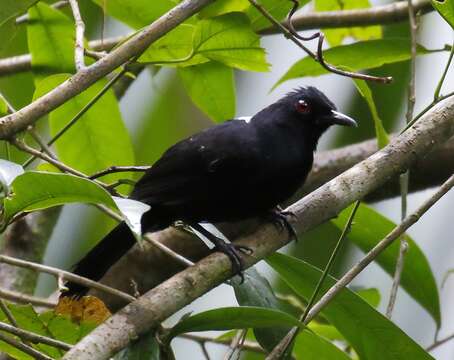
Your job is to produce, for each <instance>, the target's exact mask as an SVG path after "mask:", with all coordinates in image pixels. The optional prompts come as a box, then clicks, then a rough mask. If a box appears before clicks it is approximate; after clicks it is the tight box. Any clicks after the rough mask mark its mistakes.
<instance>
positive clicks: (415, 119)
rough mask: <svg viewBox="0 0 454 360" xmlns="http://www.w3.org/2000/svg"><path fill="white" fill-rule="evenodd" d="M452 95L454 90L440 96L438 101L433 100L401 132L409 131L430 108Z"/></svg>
mask: <svg viewBox="0 0 454 360" xmlns="http://www.w3.org/2000/svg"><path fill="white" fill-rule="evenodd" d="M451 96H454V91H452V92H450V93H448V94H446V95H443V96H440V97H439V98H438V100H437V101H432V102H431V103H430V104H429V105H427V106H426V107H425V108H424V109H423V110H421V112H420V113H419V114H418V115H416V116H415V117H414V118H413V120H412V121H410V122H409V123H408V124H407V125H406V126H405V128H404V129H402V130H401V132H400V134H402V133H403V132H405V131H407V130H408V129H409V128H410V127H411V126H412V125H413V124H414V123H416V122H417V121H418V120H419V119H420V118H421V116H423V115H424V114H425V113H427V112H428V111H429V110H430V109H432V108H433V107H434V106H435V105H437V104H438V103H439V102H441V101H443V100H446V99H448V98H450V97H451Z"/></svg>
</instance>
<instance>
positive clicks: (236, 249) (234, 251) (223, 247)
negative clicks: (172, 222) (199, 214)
mask: <svg viewBox="0 0 454 360" xmlns="http://www.w3.org/2000/svg"><path fill="white" fill-rule="evenodd" d="M191 227H192V228H194V230H197V231H198V232H199V233H201V234H202V235H203V236H205V237H206V238H207V239H208V240H210V241H211V242H212V243H213V244H214V245H215V247H216V249H217V250H218V251H220V252H222V253H224V254H225V255H227V256H228V258H229V259H230V261H231V263H232V272H233V274H234V275H239V276H240V277H241V282H243V281H244V276H243V270H244V262H243V259H242V258H241V255H240V252H242V253H244V254H246V255H251V254H252V252H253V251H252V249H251V248H249V247H247V246H243V245H235V244H233V243H227V242H225V241H224V240H223V239H221V238H219V237H217V236H216V235H214V234H212V233H211V232H209V231H208V230H207V229H205V228H204V227H203V226H202V225H200V224H198V223H195V224H191Z"/></svg>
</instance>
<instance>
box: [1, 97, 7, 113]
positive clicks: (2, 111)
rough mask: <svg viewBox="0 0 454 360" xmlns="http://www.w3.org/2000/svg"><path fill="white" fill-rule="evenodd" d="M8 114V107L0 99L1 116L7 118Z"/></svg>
mask: <svg viewBox="0 0 454 360" xmlns="http://www.w3.org/2000/svg"><path fill="white" fill-rule="evenodd" d="M6 114H8V105H7V104H6V102H5V101H4V100H3V99H2V98H1V97H0V116H5V115H6Z"/></svg>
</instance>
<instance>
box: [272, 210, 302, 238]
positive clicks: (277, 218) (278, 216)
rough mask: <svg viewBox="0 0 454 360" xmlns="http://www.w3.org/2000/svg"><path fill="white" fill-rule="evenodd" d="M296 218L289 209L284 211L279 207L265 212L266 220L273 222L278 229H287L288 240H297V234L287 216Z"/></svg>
mask: <svg viewBox="0 0 454 360" xmlns="http://www.w3.org/2000/svg"><path fill="white" fill-rule="evenodd" d="M289 217H291V218H296V215H295V214H294V213H293V212H291V211H284V210H282V209H281V208H280V207H277V208H276V209H273V210H271V211H270V212H269V213H268V214H267V220H269V221H270V222H271V223H273V224H274V225H275V226H276V227H277V228H278V229H279V231H283V230H287V232H288V234H289V238H290V240H295V241H297V240H298V235H297V234H296V231H295V229H294V228H293V226H292V224H290V222H289V221H288V218H289Z"/></svg>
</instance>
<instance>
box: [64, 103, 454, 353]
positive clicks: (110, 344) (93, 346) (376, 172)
mask: <svg viewBox="0 0 454 360" xmlns="http://www.w3.org/2000/svg"><path fill="white" fill-rule="evenodd" d="M453 118H454V99H452V98H451V99H448V100H445V101H443V102H441V103H440V104H438V105H437V106H435V107H434V108H433V109H432V110H431V111H429V112H428V113H427V114H425V115H424V116H423V117H421V119H420V120H419V121H418V122H417V123H416V124H414V125H413V126H412V127H411V128H410V129H409V130H407V131H406V132H404V133H403V134H402V135H401V136H399V137H397V138H395V139H393V141H392V142H391V143H390V144H389V145H388V146H386V147H385V148H383V149H382V150H380V151H378V152H377V153H376V154H374V155H372V156H370V157H369V158H368V159H366V160H364V161H362V162H361V163H359V164H357V165H355V166H354V167H353V168H351V169H349V170H347V171H346V172H344V173H343V174H341V175H339V176H338V177H337V178H335V179H333V180H332V181H330V182H328V183H327V184H325V185H323V186H322V187H320V188H319V189H317V190H316V191H314V192H312V193H310V194H309V195H307V196H306V197H305V198H303V199H302V200H300V201H298V202H297V203H295V204H294V205H292V206H291V207H290V208H289V209H288V210H289V211H292V212H293V213H294V214H295V215H296V217H295V219H294V218H290V219H289V221H290V222H291V223H292V225H293V226H294V228H295V230H296V231H297V232H298V233H299V234H302V233H304V232H306V231H308V230H309V229H311V228H314V227H315V226H317V225H319V224H320V223H322V222H324V221H326V220H328V219H330V218H332V217H333V216H336V215H337V214H338V213H339V212H340V211H341V210H342V209H344V208H345V207H347V206H348V205H350V204H351V203H352V202H354V201H355V200H359V199H362V198H363V197H364V196H365V195H366V194H368V193H369V192H371V191H373V190H374V189H376V188H377V187H379V186H381V185H383V184H384V183H385V182H386V181H387V180H388V179H389V178H391V177H393V176H395V175H397V174H399V173H400V172H403V171H404V170H406V169H407V168H408V167H409V166H410V165H411V164H412V163H413V162H414V161H415V160H416V159H417V158H418V157H421V156H423V155H424V154H426V153H428V152H429V151H430V150H431V149H432V148H434V147H435V146H436V145H439V144H442V143H444V142H445V141H447V140H448V139H449V138H450V137H451V136H452V135H453V134H454V121H453V120H452V119H453ZM288 241H289V239H288V237H287V236H283V234H282V233H281V232H279V231H278V230H277V229H276V228H275V227H274V226H273V225H271V224H264V225H263V226H261V227H259V228H258V230H257V231H255V232H254V233H253V234H251V235H248V236H244V237H241V238H240V239H239V241H238V242H237V243H238V244H241V245H245V246H248V247H250V248H252V249H253V250H254V254H253V256H243V260H244V261H245V264H246V266H251V265H253V264H255V263H256V262H258V261H260V260H261V259H263V258H265V257H266V256H267V255H269V254H271V253H273V252H274V251H276V250H277V249H279V248H280V247H282V246H284V245H285V244H287V243H288ZM230 276H231V264H230V261H229V259H228V258H227V257H226V256H225V255H224V254H221V253H214V254H212V255H210V256H208V257H205V258H204V259H202V260H201V261H199V262H198V263H197V264H196V265H195V266H191V267H189V268H187V269H185V270H183V271H182V272H180V273H179V274H177V275H175V276H173V277H172V278H170V279H168V280H167V281H165V282H163V283H162V284H160V285H159V286H157V287H155V288H154V289H152V290H150V291H148V292H147V293H146V294H145V295H143V296H142V297H140V298H139V299H137V300H136V301H134V302H132V303H131V304H129V305H127V306H126V307H124V308H123V309H122V310H120V311H119V312H118V313H116V314H115V315H114V316H112V317H111V318H109V319H108V320H107V321H106V322H104V323H103V324H101V325H100V326H99V327H98V328H96V329H95V330H94V331H93V332H92V333H90V334H89V335H88V336H86V337H85V338H84V339H82V340H81V341H80V342H79V343H78V344H76V345H75V346H74V347H73V348H72V349H71V350H70V351H69V352H68V353H67V354H66V355H65V356H64V359H66V360H73V359H78V360H84V359H93V358H96V359H108V358H109V357H110V356H112V355H113V354H115V353H116V352H118V351H119V350H121V349H122V348H124V347H125V346H127V345H128V344H129V343H130V341H131V339H134V338H137V337H138V336H140V335H141V334H144V333H145V332H146V331H149V330H150V329H152V328H155V327H157V326H158V325H159V324H160V323H161V322H162V321H163V320H164V319H166V318H168V317H169V316H170V315H172V314H174V313H175V312H176V311H178V310H180V309H181V308H183V307H184V306H186V305H188V304H189V303H191V302H192V301H193V300H195V299H197V298H198V297H200V296H202V295H203V294H205V293H206V292H208V291H209V290H211V289H213V288H214V287H216V286H217V285H219V284H221V283H222V282H223V281H225V280H226V279H227V278H228V277H230Z"/></svg>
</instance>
